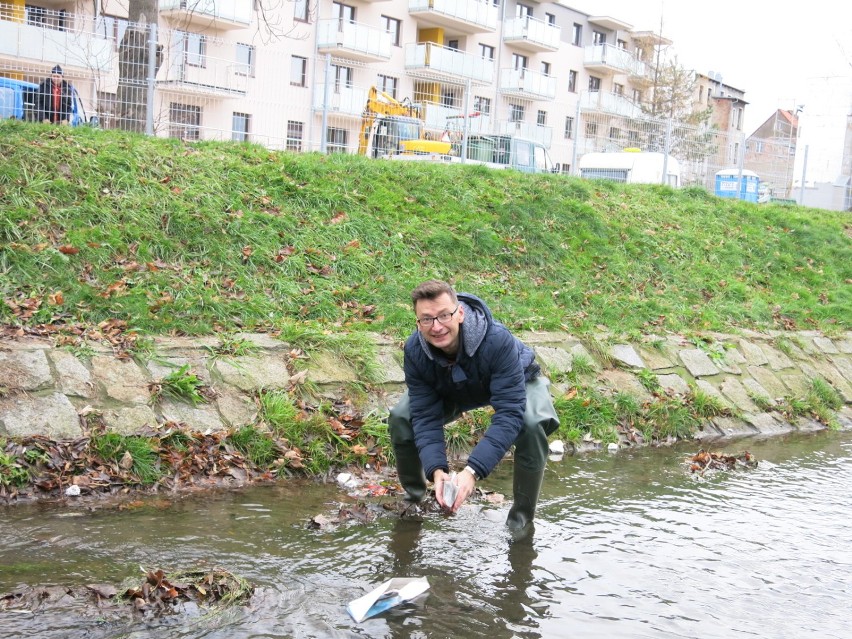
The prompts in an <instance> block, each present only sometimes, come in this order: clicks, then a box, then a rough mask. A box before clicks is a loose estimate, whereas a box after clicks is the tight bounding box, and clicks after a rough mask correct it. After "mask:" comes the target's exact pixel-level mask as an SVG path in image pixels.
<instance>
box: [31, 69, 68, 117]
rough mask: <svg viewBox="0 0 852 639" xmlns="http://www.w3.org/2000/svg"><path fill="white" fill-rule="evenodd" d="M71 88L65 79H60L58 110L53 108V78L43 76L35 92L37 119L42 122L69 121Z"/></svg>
mask: <svg viewBox="0 0 852 639" xmlns="http://www.w3.org/2000/svg"><path fill="white" fill-rule="evenodd" d="M71 92H72V89H71V85H70V84H68V82H66V81H65V80H62V89H61V91H60V94H59V110H58V111H57V110H55V109H54V108H53V80H52V79H51V78H45V79H44V80H42V81H41V83H39V85H38V92H37V93H36V112H37V113H38V121H39V122H43V121H45V120H50V121H51V122H53V123H54V124H56V123H59V122H62V121H63V120H68V122H71V104H72V99H73V98H72V94H71Z"/></svg>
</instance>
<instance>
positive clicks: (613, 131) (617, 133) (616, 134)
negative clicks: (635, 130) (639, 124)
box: [609, 126, 621, 140]
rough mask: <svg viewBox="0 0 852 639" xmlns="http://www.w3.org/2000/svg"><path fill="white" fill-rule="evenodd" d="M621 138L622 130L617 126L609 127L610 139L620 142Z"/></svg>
mask: <svg viewBox="0 0 852 639" xmlns="http://www.w3.org/2000/svg"><path fill="white" fill-rule="evenodd" d="M620 138H621V129H619V128H618V127H615V126H611V127H609V139H610V140H618V139H620Z"/></svg>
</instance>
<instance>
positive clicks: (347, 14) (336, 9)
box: [331, 2, 355, 25]
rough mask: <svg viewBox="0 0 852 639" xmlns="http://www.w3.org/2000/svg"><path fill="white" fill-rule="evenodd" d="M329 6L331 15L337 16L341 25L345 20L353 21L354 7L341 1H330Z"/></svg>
mask: <svg viewBox="0 0 852 639" xmlns="http://www.w3.org/2000/svg"><path fill="white" fill-rule="evenodd" d="M331 7H332V9H331V12H332V15H333V16H334V17H335V18H337V20H338V21H339V23H340V24H341V25H343V24H344V23H346V22H349V23H352V22H355V7H353V6H350V5H348V4H343V3H342V2H332V3H331Z"/></svg>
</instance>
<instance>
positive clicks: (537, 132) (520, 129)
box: [497, 120, 553, 149]
mask: <svg viewBox="0 0 852 639" xmlns="http://www.w3.org/2000/svg"><path fill="white" fill-rule="evenodd" d="M497 133H500V134H503V135H511V136H514V137H518V138H524V139H526V140H533V141H535V142H538V143H540V144H541V145H542V146H544V148H546V149H549V148H550V145H551V144H552V143H553V127H551V126H541V125H538V124H530V123H528V122H508V121H505V120H504V121H502V122H498V123H497Z"/></svg>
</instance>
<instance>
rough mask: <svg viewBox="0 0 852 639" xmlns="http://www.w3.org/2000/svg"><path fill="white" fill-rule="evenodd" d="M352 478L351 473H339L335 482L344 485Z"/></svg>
mask: <svg viewBox="0 0 852 639" xmlns="http://www.w3.org/2000/svg"><path fill="white" fill-rule="evenodd" d="M351 480H352V473H340V474H339V475H338V476H337V483H338V484H340V485H341V486H345V485H346V484H347V482H349V481H351Z"/></svg>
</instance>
